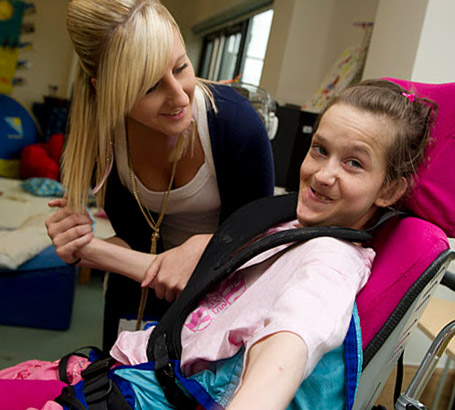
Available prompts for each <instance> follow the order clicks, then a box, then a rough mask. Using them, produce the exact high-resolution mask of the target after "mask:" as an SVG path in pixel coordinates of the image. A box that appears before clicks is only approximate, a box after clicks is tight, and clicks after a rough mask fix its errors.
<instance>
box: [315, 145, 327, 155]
mask: <svg viewBox="0 0 455 410" xmlns="http://www.w3.org/2000/svg"><path fill="white" fill-rule="evenodd" d="M312 149H313V151H314V152H315V153H316V154H319V155H327V150H326V149H325V148H324V147H321V146H320V145H313V147H312Z"/></svg>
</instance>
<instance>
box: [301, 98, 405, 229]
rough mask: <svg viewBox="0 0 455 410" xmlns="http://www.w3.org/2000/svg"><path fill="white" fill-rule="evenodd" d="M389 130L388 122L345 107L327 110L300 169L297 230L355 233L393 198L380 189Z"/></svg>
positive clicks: (382, 185)
mask: <svg viewBox="0 0 455 410" xmlns="http://www.w3.org/2000/svg"><path fill="white" fill-rule="evenodd" d="M392 131H393V128H392V125H391V124H390V123H389V122H388V121H386V120H383V119H381V118H379V117H377V116H375V115H373V114H371V113H368V112H364V111H360V110H358V109H356V108H353V107H351V106H348V105H344V104H335V105H333V106H332V107H330V108H329V109H328V110H327V112H326V113H325V114H324V115H323V117H322V118H321V121H320V123H319V126H318V129H317V130H316V132H315V135H314V137H313V140H312V144H311V147H310V151H309V152H308V154H307V156H306V158H305V160H304V161H303V163H302V166H301V169H300V187H299V199H298V205H297V219H298V220H299V222H300V224H301V225H302V226H318V225H319V226H320V225H327V226H328V225H335V226H343V227H348V228H357V229H361V228H363V227H364V226H365V224H366V223H367V222H368V221H369V220H370V219H371V218H372V217H373V216H374V214H375V212H376V210H377V209H378V207H385V206H389V205H391V204H392V203H393V202H395V201H396V199H398V198H396V197H395V196H394V195H393V193H394V192H395V190H392V189H388V187H387V186H385V185H384V179H385V175H386V166H387V152H388V148H389V146H390V145H391V143H392V135H394V133H393V132H392ZM400 192H401V191H400Z"/></svg>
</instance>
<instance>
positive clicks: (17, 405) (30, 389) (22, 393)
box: [0, 380, 66, 410]
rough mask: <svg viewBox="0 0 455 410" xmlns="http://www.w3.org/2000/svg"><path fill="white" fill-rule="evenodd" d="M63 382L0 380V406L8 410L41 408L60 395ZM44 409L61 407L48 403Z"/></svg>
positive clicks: (63, 385)
mask: <svg viewBox="0 0 455 410" xmlns="http://www.w3.org/2000/svg"><path fill="white" fill-rule="evenodd" d="M65 386H66V384H65V383H63V382H61V381H58V380H0V398H1V399H0V408H2V409H8V410H24V409H28V408H29V407H30V408H36V409H41V408H43V406H44V405H45V403H46V402H48V401H49V400H53V399H54V398H56V397H57V396H59V395H60V393H61V392H62V389H63V388H64V387H65ZM45 408H46V409H48V408H49V410H50V409H53V408H55V409H57V408H61V407H60V406H59V405H57V404H56V403H55V404H54V406H52V405H51V403H49V404H48V405H47V406H46V407H45Z"/></svg>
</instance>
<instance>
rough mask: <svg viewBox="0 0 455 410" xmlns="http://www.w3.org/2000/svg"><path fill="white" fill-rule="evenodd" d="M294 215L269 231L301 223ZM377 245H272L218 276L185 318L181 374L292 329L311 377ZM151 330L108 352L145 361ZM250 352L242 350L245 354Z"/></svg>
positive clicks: (345, 322)
mask: <svg viewBox="0 0 455 410" xmlns="http://www.w3.org/2000/svg"><path fill="white" fill-rule="evenodd" d="M298 227H299V224H298V222H297V221H292V222H288V223H285V224H282V225H280V226H278V227H276V228H274V229H273V230H270V231H269V232H267V234H271V233H273V232H277V231H281V230H284V229H292V228H298ZM374 256H375V254H374V251H373V250H372V249H370V248H362V247H360V246H356V245H353V244H351V243H349V242H345V241H341V240H338V239H334V238H328V237H323V238H317V239H312V240H310V241H307V242H305V243H302V244H299V245H296V246H292V245H282V246H279V247H277V248H274V249H270V250H268V251H266V252H264V253H262V254H261V255H258V256H257V257H255V258H253V259H252V260H250V261H249V262H248V263H246V264H245V265H244V266H242V267H241V268H240V269H238V270H237V271H236V272H234V273H233V274H232V275H231V276H230V277H229V278H227V279H226V280H224V281H223V282H221V283H220V284H219V285H218V286H217V287H216V288H215V289H214V290H213V291H212V292H210V293H209V294H207V296H206V297H205V298H204V299H203V300H202V301H201V302H200V304H199V306H198V307H197V308H196V309H195V310H194V311H193V312H192V313H191V314H190V315H189V316H188V318H187V320H186V322H185V324H184V327H183V329H182V358H181V363H182V367H183V370H184V372H185V373H186V374H187V375H188V374H193V373H196V372H198V371H200V370H203V369H205V368H207V365H208V362H212V361H217V360H220V359H225V358H228V357H232V356H233V355H235V354H236V353H237V352H238V350H239V349H240V348H241V347H242V345H243V346H245V348H246V352H248V350H249V349H250V348H251V346H253V345H254V344H255V343H256V342H258V341H260V340H261V339H263V338H265V337H267V336H269V335H272V334H274V333H277V332H283V331H287V332H293V333H295V334H296V335H298V336H300V337H301V338H302V340H303V341H304V342H305V344H306V345H307V348H308V364H307V368H306V372H305V377H307V376H308V375H309V374H311V372H312V371H313V369H314V367H315V366H316V364H317V362H318V361H319V360H320V358H321V357H322V356H323V355H324V354H325V353H327V352H329V351H330V350H333V349H335V348H336V347H338V346H339V345H340V344H341V343H342V342H343V340H344V337H345V336H346V333H347V329H348V326H349V322H350V318H351V314H352V309H353V306H354V301H355V297H356V295H357V293H358V292H359V291H360V290H361V289H362V287H363V286H364V285H365V283H366V282H367V280H368V278H369V275H370V271H371V266H372V263H373V259H374ZM151 331H152V330H151V329H149V331H146V332H133V333H126V332H124V333H122V334H121V335H120V337H119V339H118V340H117V343H116V345H115V346H114V347H113V349H112V351H111V355H112V356H113V357H114V358H116V359H117V360H119V361H121V362H123V363H125V364H126V363H131V364H136V363H141V362H144V361H147V359H146V353H145V350H146V346H147V340H148V334H149V333H150V332H151ZM246 357H247V354H245V358H246Z"/></svg>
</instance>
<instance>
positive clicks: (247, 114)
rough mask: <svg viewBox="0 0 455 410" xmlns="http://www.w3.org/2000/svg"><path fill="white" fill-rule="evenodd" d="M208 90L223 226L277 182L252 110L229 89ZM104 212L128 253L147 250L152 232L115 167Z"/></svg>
mask: <svg viewBox="0 0 455 410" xmlns="http://www.w3.org/2000/svg"><path fill="white" fill-rule="evenodd" d="M211 89H212V92H213V96H214V98H215V103H216V106H217V109H218V112H217V113H216V114H215V113H214V111H213V109H212V108H210V109H209V110H208V111H207V119H208V126H209V133H210V141H211V144H212V153H213V160H214V163H215V171H216V178H217V183H218V189H219V192H220V199H221V209H220V223H221V222H223V221H224V220H225V219H226V218H227V217H228V216H229V215H230V214H231V213H232V212H234V211H235V210H236V209H238V208H240V207H241V206H242V205H244V204H246V203H248V202H250V201H252V200H254V199H258V198H262V197H266V196H272V195H273V189H274V183H275V180H274V171H273V169H274V168H273V156H272V150H271V145H270V141H269V139H268V136H267V132H266V130H265V127H264V124H263V122H262V120H261V119H260V117H259V116H258V114H257V113H256V111H255V110H254V108H253V107H252V106H251V104H250V103H249V101H248V100H247V99H246V98H245V97H243V96H241V95H240V94H239V93H238V92H237V91H235V90H233V89H232V88H231V87H229V86H223V85H214V86H213V87H211ZM105 211H106V213H107V215H108V217H109V220H110V222H111V224H112V227H113V229H114V231H115V233H116V235H117V236H118V237H119V238H121V239H123V240H124V241H126V242H127V243H128V244H129V245H130V246H131V248H132V249H135V250H137V251H141V252H149V251H150V241H151V234H152V232H151V229H150V227H149V226H148V224H147V222H146V221H145V219H144V216H143V215H142V213H141V211H140V209H139V206H138V204H137V203H136V200H135V198H134V196H133V195H132V194H131V193H130V192H129V191H128V189H127V188H125V187H124V186H123V185H122V183H121V182H120V179H119V176H118V172H117V169H116V167H115V165H114V167H113V169H112V172H111V175H110V176H109V179H108V182H107V189H106V198H105ZM161 250H162V247H161V244H159V251H161Z"/></svg>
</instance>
